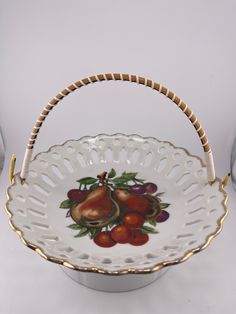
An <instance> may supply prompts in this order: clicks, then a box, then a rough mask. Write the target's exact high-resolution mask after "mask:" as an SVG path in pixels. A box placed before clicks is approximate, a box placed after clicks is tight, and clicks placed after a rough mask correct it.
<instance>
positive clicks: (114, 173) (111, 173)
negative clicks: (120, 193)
mask: <svg viewBox="0 0 236 314" xmlns="http://www.w3.org/2000/svg"><path fill="white" fill-rule="evenodd" d="M115 176H116V171H115V169H114V168H112V169H111V171H110V172H109V173H108V178H109V179H111V178H114V177H115Z"/></svg>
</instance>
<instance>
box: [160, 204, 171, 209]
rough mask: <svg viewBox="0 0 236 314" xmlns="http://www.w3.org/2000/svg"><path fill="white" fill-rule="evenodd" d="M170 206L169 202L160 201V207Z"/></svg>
mask: <svg viewBox="0 0 236 314" xmlns="http://www.w3.org/2000/svg"><path fill="white" fill-rule="evenodd" d="M169 206H170V204H167V203H160V208H161V209H164V208H167V207H169Z"/></svg>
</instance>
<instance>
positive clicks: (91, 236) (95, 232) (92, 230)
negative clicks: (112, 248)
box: [89, 228, 102, 239]
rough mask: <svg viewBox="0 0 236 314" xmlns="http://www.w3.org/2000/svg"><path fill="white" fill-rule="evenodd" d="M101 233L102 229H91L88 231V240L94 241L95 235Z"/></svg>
mask: <svg viewBox="0 0 236 314" xmlns="http://www.w3.org/2000/svg"><path fill="white" fill-rule="evenodd" d="M101 231H102V228H91V229H90V230H89V232H90V239H94V238H95V237H96V235H97V234H98V233H99V232H101Z"/></svg>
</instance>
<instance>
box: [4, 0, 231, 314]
mask: <svg viewBox="0 0 236 314" xmlns="http://www.w3.org/2000/svg"><path fill="white" fill-rule="evenodd" d="M0 5H1V8H0V15H1V16H0V36H1V50H0V65H1V71H0V79H1V85H0V89H1V93H0V125H1V128H2V132H3V136H4V140H5V145H6V150H7V152H6V163H5V169H4V173H3V175H2V176H1V178H0V180H1V182H0V184H1V204H2V211H1V213H0V246H1V253H0V254H1V259H0V265H1V268H0V269H1V270H0V313H1V314H12V313H22V314H23V313H24V314H25V313H26V314H27V313H36V314H37V313H60V314H61V313H84V314H86V313H89V314H90V313H92V314H93V313H103V314H106V313H111V312H112V313H115V314H116V313H122V314H124V313H140V314H141V313H144V312H146V313H151V314H152V313H168V314H171V313H188V314H189V313H214V314H215V313H216V314H218V313H222V311H224V313H227V314H231V313H232V314H233V313H235V301H234V298H235V295H236V272H235V264H236V253H235V250H234V242H235V239H236V231H235V230H236V228H235V221H236V220H235V219H236V214H235V211H234V204H235V200H236V199H235V194H234V192H233V189H232V188H231V187H230V188H229V190H230V194H229V195H230V202H229V207H230V214H229V216H228V219H227V220H226V223H225V228H224V230H223V232H222V234H221V235H220V236H219V237H218V238H217V239H216V240H215V241H213V243H212V244H211V245H210V247H209V248H208V249H207V250H206V251H204V252H202V253H201V254H198V255H197V256H194V257H193V258H192V259H190V260H189V261H188V262H186V263H184V264H182V265H178V266H176V267H173V269H171V270H170V271H169V272H168V273H167V274H166V275H165V276H163V277H162V278H161V279H160V280H159V281H157V282H155V283H154V284H152V285H150V286H148V287H146V288H144V289H140V290H137V291H133V292H128V293H120V294H109V293H102V292H96V291H92V290H89V289H87V288H84V287H81V286H79V285H78V284H76V283H75V282H73V281H71V280H70V279H69V278H67V277H66V276H65V275H64V273H62V271H61V270H60V269H59V268H58V267H57V266H56V265H54V264H52V263H48V262H45V261H43V260H42V259H41V258H40V257H39V256H38V255H37V254H35V253H34V252H33V251H31V250H29V249H28V248H26V247H24V246H23V245H22V244H21V243H20V241H19V239H18V238H17V236H16V235H15V234H14V233H13V232H12V231H11V230H10V228H9V226H8V224H7V215H6V214H5V212H4V210H3V207H4V203H5V188H6V186H7V185H8V184H9V182H8V178H7V172H8V167H9V158H10V155H11V153H13V152H14V153H16V155H17V170H19V169H20V165H21V161H22V157H23V153H24V149H25V146H26V143H27V139H28V136H29V134H30V131H31V128H32V127H33V124H34V122H35V120H36V119H37V117H38V115H39V113H40V111H41V110H42V108H43V106H44V105H46V104H47V102H48V101H49V100H50V99H51V98H52V97H53V96H54V95H56V94H57V93H58V91H60V90H61V89H63V88H64V87H65V86H68V85H69V84H71V83H72V82H74V81H77V80H79V79H81V78H84V77H86V76H89V75H93V74H99V73H105V72H123V73H130V74H137V75H141V76H146V77H149V78H151V79H153V80H155V81H157V82H160V83H161V84H162V85H164V86H167V87H168V88H169V89H171V90H173V91H174V92H175V93H176V94H177V95H178V96H180V97H181V98H182V99H183V100H184V101H185V102H186V103H187V104H188V105H189V106H190V107H191V108H192V109H193V111H194V113H195V114H196V115H197V116H198V118H199V120H200V121H201V123H202V125H203V127H204V128H205V131H206V133H207V135H208V137H209V142H210V144H211V146H212V150H213V153H214V156H215V162H216V170H217V175H218V176H219V177H223V176H224V175H225V173H227V172H228V171H229V160H230V149H231V145H232V140H233V138H234V135H235V131H236V129H235V127H234V125H235V117H236V109H235V100H234V98H235V97H234V94H235V82H236V81H235V73H236V62H235V56H236V37H235V31H236V19H235V11H236V2H235V1H229V0H226V1H219V0H218V1H211V0H207V1H203V0H201V1H193V0H188V1H187V0H186V1H183V0H179V1H174V0H173V1H170V0H167V1H166V0H165V1H160V0H156V1H139V0H136V1H134V0H131V1H125V0H120V1H108V0H107V1H104V0H100V1H95V0H93V1H81V0H77V1H75V0H74V1H65V0H57V1H55V0H51V1H45V0H41V1H35V0H34V1H30V0H28V1H26V0H21V1H13V0H8V1H3V0H2V1H0ZM101 132H106V133H115V132H123V133H128V134H130V133H138V134H140V135H144V136H155V137H157V138H159V139H161V140H170V141H172V142H173V143H174V144H176V145H179V146H185V147H186V148H188V149H189V150H190V151H191V152H192V153H195V154H198V155H200V156H203V154H202V150H201V147H200V143H199V140H198V138H197V136H196V134H195V132H194V129H193V128H192V127H191V125H190V123H189V121H188V120H187V119H186V118H185V116H184V115H183V114H182V113H181V112H180V111H179V110H178V109H177V108H176V107H175V105H174V104H172V103H171V102H170V101H167V100H165V99H164V97H163V96H160V95H159V94H158V93H155V92H154V91H151V90H150V89H147V88H144V87H142V86H136V85H133V84H129V83H124V82H119V83H118V82H109V83H108V82H106V83H99V84H95V85H93V86H91V85H90V86H88V87H86V88H84V89H81V90H80V91H79V92H77V94H76V93H74V94H73V95H70V96H69V97H68V98H66V99H65V100H64V101H63V102H62V103H60V105H59V106H58V108H55V110H54V111H53V112H52V113H51V115H50V117H48V119H47V121H46V122H45V125H44V126H43V128H42V131H40V136H39V140H38V142H37V145H36V148H35V152H38V151H41V150H46V149H47V148H48V147H49V146H50V145H52V144H55V143H57V144H59V143H62V142H63V141H65V140H66V139H69V138H80V137H81V136H83V135H95V134H98V133H101Z"/></svg>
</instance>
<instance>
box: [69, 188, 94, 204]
mask: <svg viewBox="0 0 236 314" xmlns="http://www.w3.org/2000/svg"><path fill="white" fill-rule="evenodd" d="M88 193H89V191H87V190H79V189H72V190H70V191H69V192H68V193H67V197H68V198H69V199H70V200H71V201H73V202H78V203H81V202H83V201H84V200H85V198H86V197H87V195H88Z"/></svg>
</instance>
